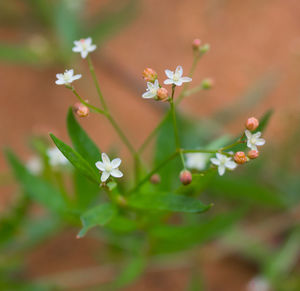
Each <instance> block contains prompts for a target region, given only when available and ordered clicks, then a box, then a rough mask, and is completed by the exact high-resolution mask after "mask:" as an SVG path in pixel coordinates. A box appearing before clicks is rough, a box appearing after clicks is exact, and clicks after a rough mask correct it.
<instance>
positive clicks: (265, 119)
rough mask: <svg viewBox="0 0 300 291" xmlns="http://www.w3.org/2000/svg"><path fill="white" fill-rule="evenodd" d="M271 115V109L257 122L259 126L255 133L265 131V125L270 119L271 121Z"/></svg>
mask: <svg viewBox="0 0 300 291" xmlns="http://www.w3.org/2000/svg"><path fill="white" fill-rule="evenodd" d="M273 113H274V111H273V110H272V109H269V110H268V111H267V112H266V113H264V115H263V116H262V117H261V118H260V120H259V126H258V128H257V129H256V131H261V132H263V131H264V130H265V129H266V127H267V125H268V124H269V122H270V119H271V117H272V115H273Z"/></svg>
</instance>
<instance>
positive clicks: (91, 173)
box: [50, 134, 100, 184]
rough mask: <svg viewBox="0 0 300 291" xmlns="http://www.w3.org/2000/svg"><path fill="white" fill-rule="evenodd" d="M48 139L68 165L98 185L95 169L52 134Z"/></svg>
mask: <svg viewBox="0 0 300 291" xmlns="http://www.w3.org/2000/svg"><path fill="white" fill-rule="evenodd" d="M50 137H51V138H52V140H53V141H54V143H55V145H56V146H57V147H58V149H59V150H60V151H61V152H62V154H63V155H64V156H65V157H66V158H67V159H68V160H69V161H70V163H71V164H72V165H73V166H74V167H75V168H76V169H77V170H78V171H80V172H81V173H82V174H83V175H85V176H86V177H88V178H89V179H91V180H92V181H94V182H95V183H97V184H99V181H100V179H99V177H98V176H99V175H98V174H97V171H96V167H95V169H94V168H92V167H91V166H90V165H89V163H88V162H87V161H86V160H85V159H84V158H83V157H82V156H81V155H80V154H79V153H78V152H76V151H75V150H73V149H72V148H71V147H70V146H69V145H67V144H65V143H64V142H63V141H61V140H60V139H58V138H57V137H56V136H54V135H53V134H50Z"/></svg>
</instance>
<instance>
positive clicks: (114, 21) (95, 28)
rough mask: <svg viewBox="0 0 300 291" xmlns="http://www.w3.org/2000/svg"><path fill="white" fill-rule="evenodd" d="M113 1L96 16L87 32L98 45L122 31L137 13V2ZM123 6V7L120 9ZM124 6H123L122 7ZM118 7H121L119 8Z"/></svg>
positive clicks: (134, 0) (130, 0)
mask: <svg viewBox="0 0 300 291" xmlns="http://www.w3.org/2000/svg"><path fill="white" fill-rule="evenodd" d="M124 2H125V1H119V0H117V1H116V0H112V1H109V3H108V4H107V5H106V7H104V8H102V10H101V11H100V13H98V14H96V15H95V17H93V19H91V21H90V22H91V23H90V25H89V27H88V29H87V31H86V34H87V35H90V36H91V37H92V38H93V39H94V40H95V42H96V43H103V42H104V41H105V40H106V39H107V38H109V37H110V36H112V35H113V34H115V33H117V32H119V31H120V29H121V28H123V27H124V26H125V25H127V24H128V23H129V22H130V21H132V19H133V18H134V16H135V15H136V12H137V4H138V1H137V0H129V1H126V3H125V4H123V3H124ZM120 4H121V7H120ZM122 4H123V5H122ZM116 7H120V8H117V9H116Z"/></svg>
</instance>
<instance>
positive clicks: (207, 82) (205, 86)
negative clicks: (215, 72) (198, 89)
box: [201, 79, 214, 90]
mask: <svg viewBox="0 0 300 291" xmlns="http://www.w3.org/2000/svg"><path fill="white" fill-rule="evenodd" d="M213 84H214V81H213V80H212V79H204V80H203V81H202V83H201V86H202V89H203V90H209V89H210V88H211V87H212V86H213Z"/></svg>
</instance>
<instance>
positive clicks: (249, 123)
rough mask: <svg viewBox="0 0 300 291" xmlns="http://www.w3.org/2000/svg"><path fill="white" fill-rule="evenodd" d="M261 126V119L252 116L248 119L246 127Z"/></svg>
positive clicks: (250, 128)
mask: <svg viewBox="0 0 300 291" xmlns="http://www.w3.org/2000/svg"><path fill="white" fill-rule="evenodd" d="M258 126H259V121H258V120H257V119H256V118H255V117H250V118H248V119H247V121H246V128H247V129H249V130H251V131H252V130H255V129H257V127H258Z"/></svg>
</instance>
